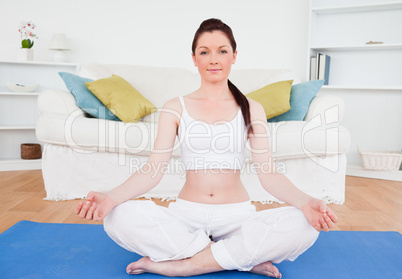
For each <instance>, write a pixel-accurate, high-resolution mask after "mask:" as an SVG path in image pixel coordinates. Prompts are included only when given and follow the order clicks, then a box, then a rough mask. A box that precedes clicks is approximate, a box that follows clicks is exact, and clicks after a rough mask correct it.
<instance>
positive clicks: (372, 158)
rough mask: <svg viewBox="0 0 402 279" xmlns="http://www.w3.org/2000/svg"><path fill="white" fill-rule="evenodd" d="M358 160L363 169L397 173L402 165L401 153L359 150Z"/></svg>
mask: <svg viewBox="0 0 402 279" xmlns="http://www.w3.org/2000/svg"><path fill="white" fill-rule="evenodd" d="M359 153H360V158H361V160H362V165H363V168H364V169H368V170H387V171H397V170H399V168H400V167H401V163H402V151H369V150H365V151H363V150H360V149H359Z"/></svg>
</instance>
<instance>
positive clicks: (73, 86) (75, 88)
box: [59, 72, 120, 121]
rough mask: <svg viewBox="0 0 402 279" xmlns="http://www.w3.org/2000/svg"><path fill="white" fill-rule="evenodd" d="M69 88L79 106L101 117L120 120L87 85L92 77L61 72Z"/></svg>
mask: <svg viewBox="0 0 402 279" xmlns="http://www.w3.org/2000/svg"><path fill="white" fill-rule="evenodd" d="M59 75H60V77H61V78H62V79H63V81H64V83H65V84H66V87H67V89H68V90H69V91H70V92H71V94H73V95H74V98H75V102H76V103H77V106H78V107H80V108H81V109H82V110H83V111H85V112H87V113H88V114H90V115H92V116H94V117H96V118H101V119H107V120H115V121H120V119H119V118H118V117H117V116H116V115H114V114H113V113H112V112H111V111H110V110H109V109H108V108H107V107H106V106H105V105H104V104H103V103H102V102H101V101H99V99H98V98H96V96H95V95H94V94H92V92H91V91H89V89H88V88H87V86H86V85H85V82H91V81H93V80H92V79H89V78H83V77H80V76H77V75H74V74H70V73H66V72H59Z"/></svg>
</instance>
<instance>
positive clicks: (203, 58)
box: [192, 31, 237, 82]
mask: <svg viewBox="0 0 402 279" xmlns="http://www.w3.org/2000/svg"><path fill="white" fill-rule="evenodd" d="M192 56H193V61H194V65H195V66H196V67H198V71H199V72H200V75H201V78H202V79H204V80H206V81H210V82H218V81H222V80H227V78H228V76H229V73H230V69H231V68H232V64H234V63H235V61H236V56H237V51H236V52H235V53H233V49H232V46H231V45H230V41H229V39H228V38H227V37H226V34H225V33H223V32H221V31H213V32H204V33H202V34H201V35H200V36H199V38H198V41H197V46H196V48H195V51H194V53H193V54H192Z"/></svg>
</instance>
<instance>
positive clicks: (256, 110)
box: [246, 97, 265, 120]
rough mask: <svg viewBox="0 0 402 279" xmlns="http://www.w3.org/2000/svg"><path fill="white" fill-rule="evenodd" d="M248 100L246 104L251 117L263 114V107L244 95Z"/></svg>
mask: <svg viewBox="0 0 402 279" xmlns="http://www.w3.org/2000/svg"><path fill="white" fill-rule="evenodd" d="M246 98H247V100H248V104H249V106H250V116H251V119H252V120H253V119H259V118H261V116H262V115H264V116H265V110H264V107H263V106H262V105H261V104H260V103H259V102H258V101H256V100H253V99H250V98H248V97H246Z"/></svg>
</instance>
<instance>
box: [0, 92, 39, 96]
mask: <svg viewBox="0 0 402 279" xmlns="http://www.w3.org/2000/svg"><path fill="white" fill-rule="evenodd" d="M39 95H40V92H11V91H9V92H0V96H39Z"/></svg>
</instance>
